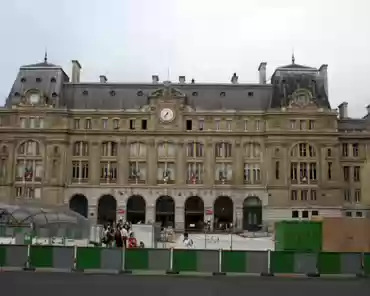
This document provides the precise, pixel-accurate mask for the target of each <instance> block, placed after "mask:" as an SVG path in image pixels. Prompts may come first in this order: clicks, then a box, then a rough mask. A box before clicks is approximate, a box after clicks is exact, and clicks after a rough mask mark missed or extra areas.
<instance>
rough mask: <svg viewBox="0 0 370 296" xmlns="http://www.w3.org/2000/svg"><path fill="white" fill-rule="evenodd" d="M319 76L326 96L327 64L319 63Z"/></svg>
mask: <svg viewBox="0 0 370 296" xmlns="http://www.w3.org/2000/svg"><path fill="white" fill-rule="evenodd" d="M319 77H321V78H322V80H323V81H324V88H325V92H326V95H327V96H328V65H326V64H324V65H321V67H320V68H319Z"/></svg>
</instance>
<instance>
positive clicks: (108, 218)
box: [98, 195, 117, 225]
mask: <svg viewBox="0 0 370 296" xmlns="http://www.w3.org/2000/svg"><path fill="white" fill-rule="evenodd" d="M116 220H117V201H116V199H115V198H114V197H113V196H112V195H103V196H102V197H100V198H99V201H98V224H102V225H104V224H108V223H109V224H113V223H114V222H116Z"/></svg>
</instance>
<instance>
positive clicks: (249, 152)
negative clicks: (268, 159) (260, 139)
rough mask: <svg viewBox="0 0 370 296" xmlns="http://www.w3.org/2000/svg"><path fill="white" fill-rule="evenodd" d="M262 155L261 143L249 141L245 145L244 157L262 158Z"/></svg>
mask: <svg viewBox="0 0 370 296" xmlns="http://www.w3.org/2000/svg"><path fill="white" fill-rule="evenodd" d="M261 156H262V149H261V145H260V144H258V143H247V144H246V145H245V146H244V157H245V158H254V159H260V158H261Z"/></svg>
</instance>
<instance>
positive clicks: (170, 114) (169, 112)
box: [161, 108, 174, 122]
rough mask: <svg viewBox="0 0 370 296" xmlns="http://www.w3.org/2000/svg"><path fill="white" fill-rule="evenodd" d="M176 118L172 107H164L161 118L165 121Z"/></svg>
mask: <svg viewBox="0 0 370 296" xmlns="http://www.w3.org/2000/svg"><path fill="white" fill-rule="evenodd" d="M173 118H174V113H173V111H172V110H171V109H170V108H163V109H162V110H161V119H162V120H163V121H167V122H168V121H171V120H173Z"/></svg>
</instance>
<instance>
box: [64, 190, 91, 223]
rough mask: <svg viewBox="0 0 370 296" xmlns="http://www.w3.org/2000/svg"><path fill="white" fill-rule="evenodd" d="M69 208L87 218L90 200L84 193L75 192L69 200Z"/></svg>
mask: <svg viewBox="0 0 370 296" xmlns="http://www.w3.org/2000/svg"><path fill="white" fill-rule="evenodd" d="M69 208H70V209H71V210H72V211H74V212H76V213H79V214H80V215H82V216H84V217H85V218H87V211H88V200H87V198H86V196H85V195H83V194H75V195H73V196H72V197H71V199H70V200H69Z"/></svg>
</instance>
